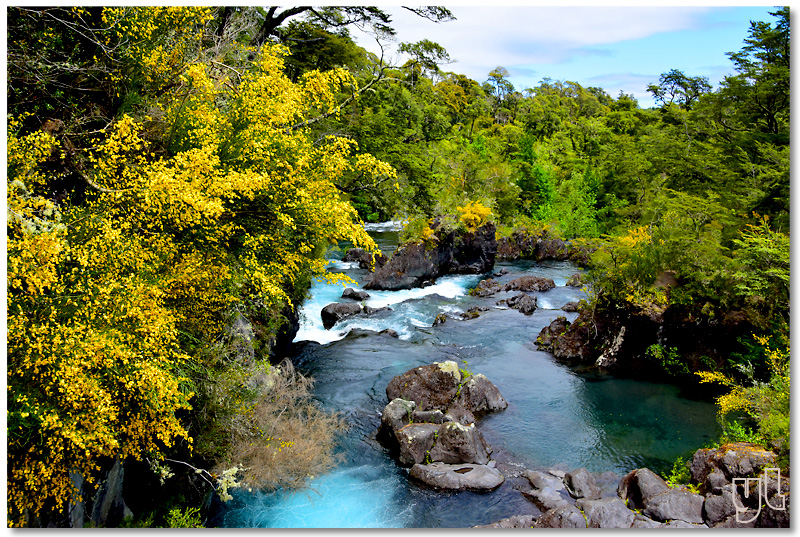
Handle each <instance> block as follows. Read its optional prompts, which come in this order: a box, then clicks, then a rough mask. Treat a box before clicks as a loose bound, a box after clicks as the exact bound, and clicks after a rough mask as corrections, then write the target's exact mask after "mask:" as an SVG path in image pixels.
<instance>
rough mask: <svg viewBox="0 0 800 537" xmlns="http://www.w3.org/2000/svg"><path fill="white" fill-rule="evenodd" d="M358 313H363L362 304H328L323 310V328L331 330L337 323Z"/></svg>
mask: <svg viewBox="0 0 800 537" xmlns="http://www.w3.org/2000/svg"><path fill="white" fill-rule="evenodd" d="M357 313H361V304H354V303H349V304H342V303H341V302H334V303H333V304H328V305H327V306H325V307H324V308H322V326H324V327H325V330H330V329H331V327H333V325H335V324H336V323H337V322H339V321H341V320H342V319H344V318H345V317H351V316H353V315H356V314H357Z"/></svg>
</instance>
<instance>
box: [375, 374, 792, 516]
mask: <svg viewBox="0 0 800 537" xmlns="http://www.w3.org/2000/svg"><path fill="white" fill-rule="evenodd" d="M386 394H387V397H388V398H389V400H390V402H389V404H387V405H386V407H385V408H384V410H383V413H382V417H381V426H380V429H379V432H378V438H379V439H380V440H381V442H382V443H383V444H384V445H386V446H387V447H388V448H389V450H390V452H391V453H393V454H394V456H395V457H396V458H397V461H398V463H399V464H400V465H401V466H406V467H408V466H410V467H411V469H410V471H409V478H411V479H414V480H416V481H417V482H419V483H422V484H423V485H424V486H428V487H431V488H433V489H435V490H442V491H446V490H449V491H462V490H476V491H484V492H490V491H493V490H495V489H497V488H498V487H499V486H500V485H501V484H503V483H504V482H505V481H506V479H512V480H514V481H515V486H514V490H516V491H517V492H518V493H519V494H521V495H522V496H523V497H524V498H526V499H527V500H529V501H530V502H532V503H533V504H534V505H535V507H536V508H537V509H538V511H539V514H536V515H518V516H513V517H509V518H506V519H503V520H500V521H497V522H495V523H492V524H488V525H484V526H479V527H484V528H522V527H535V528H659V527H667V528H703V527H722V528H754V527H765V528H766V527H770V528H773V527H788V526H789V514H790V501H789V479H788V478H787V477H786V476H780V475H779V474H778V473H776V472H777V470H776V469H775V468H774V466H775V464H776V455H775V453H773V452H771V451H767V450H765V449H763V448H762V447H759V446H756V445H753V444H748V443H735V444H726V445H723V446H721V447H718V448H715V449H700V450H697V451H696V452H695V454H694V457H693V459H692V461H691V465H690V474H691V479H690V482H689V483H688V484H687V485H670V484H668V483H667V482H666V481H665V480H664V479H663V478H662V477H661V476H659V475H657V474H656V473H655V472H653V471H652V470H650V469H648V468H638V469H635V470H632V471H630V472H628V473H627V474H625V475H624V476H622V477H620V476H619V475H617V474H614V473H613V472H606V473H604V474H593V473H591V472H589V471H588V470H587V469H586V468H577V469H574V470H572V471H570V472H564V471H561V470H557V469H546V470H541V469H526V470H523V471H520V470H519V469H518V468H515V466H514V465H510V464H498V463H497V461H495V460H493V459H492V457H491V455H492V452H493V450H492V448H491V447H490V446H489V445H488V444H487V443H486V441H485V440H484V438H483V436H482V434H481V432H480V430H479V428H478V427H477V425H476V421H475V420H476V416H480V415H482V414H484V413H486V412H495V411H500V410H504V409H505V408H506V407H507V406H508V403H507V402H506V400H505V399H504V398H503V396H502V395H501V394H500V392H499V390H498V389H497V387H495V386H494V384H492V383H491V381H489V379H487V378H486V377H485V376H483V375H480V374H479V375H471V374H470V375H468V374H465V372H463V371H460V370H459V369H458V365H457V364H456V363H455V362H453V361H446V362H443V363H438V362H435V363H433V364H430V365H427V366H420V367H417V368H414V369H412V370H409V371H407V372H406V373H403V374H402V375H398V376H396V377H394V378H393V379H392V380H391V381H390V382H389V385H388V386H387V388H386Z"/></svg>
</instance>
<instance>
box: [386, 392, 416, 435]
mask: <svg viewBox="0 0 800 537" xmlns="http://www.w3.org/2000/svg"><path fill="white" fill-rule="evenodd" d="M416 406H417V404H416V403H415V402H414V401H406V400H405V399H400V398H397V399H392V401H391V402H389V404H388V405H386V406H385V407H383V413H382V414H381V428H380V430H379V432H378V435H379V436H383V437H384V438H390V437H394V435H395V434H396V432H397V431H399V430H400V429H402V428H403V427H405V426H406V425H408V424H409V423H411V420H412V416H413V412H414V408H415V407H416Z"/></svg>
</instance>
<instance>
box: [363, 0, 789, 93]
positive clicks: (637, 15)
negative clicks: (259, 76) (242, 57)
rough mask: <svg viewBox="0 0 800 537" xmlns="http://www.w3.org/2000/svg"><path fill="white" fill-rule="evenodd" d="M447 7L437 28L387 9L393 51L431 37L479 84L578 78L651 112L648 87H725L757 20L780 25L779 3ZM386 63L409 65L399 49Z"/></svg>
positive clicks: (368, 40) (522, 85) (369, 42)
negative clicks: (495, 79)
mask: <svg viewBox="0 0 800 537" xmlns="http://www.w3.org/2000/svg"><path fill="white" fill-rule="evenodd" d="M445 5H447V4H445ZM447 7H448V8H449V9H450V11H451V12H452V13H453V15H455V17H456V19H457V20H455V21H450V22H445V23H439V24H436V23H433V22H430V21H427V20H425V19H422V18H420V17H417V16H416V15H414V14H412V13H410V12H409V11H407V10H405V9H403V8H401V7H396V6H387V5H382V6H381V9H383V10H384V11H386V12H387V13H389V14H391V15H392V26H393V27H394V28H395V30H396V31H397V36H396V40H397V41H396V42H395V43H392V44H391V45H392V47H393V48H394V50H395V51H396V46H397V45H398V44H399V43H400V42H416V41H419V40H421V39H430V40H431V41H435V42H437V43H439V44H440V45H442V46H443V47H444V48H445V49H446V50H447V51H448V53H449V54H450V56H451V58H453V59H454V60H456V61H455V62H454V63H451V64H449V65H444V66H441V68H442V70H444V71H452V72H456V73H461V74H464V75H467V76H468V77H470V78H472V79H474V80H476V81H478V82H479V83H483V82H484V81H486V79H487V78H488V74H489V71H491V70H492V69H494V68H495V67H497V66H502V67H505V68H506V69H507V70H508V72H509V75H510V76H509V77H508V80H509V81H510V82H511V83H512V84H513V85H514V87H515V89H517V90H520V91H521V90H524V89H526V88H531V87H535V86H537V85H538V84H539V82H540V81H541V80H542V79H544V78H550V79H552V80H562V81H572V82H577V83H579V84H580V85H581V86H584V87H589V86H597V87H601V88H603V89H604V90H606V92H607V93H608V94H610V95H611V96H612V97H617V96H618V95H619V93H620V91H622V92H625V93H626V94H632V95H633V96H634V97H635V98H636V99H637V100H638V101H639V105H640V106H641V107H642V108H648V107H651V106H654V102H653V100H652V95H650V94H649V93H647V85H648V84H650V83H658V79H659V76H660V75H661V74H662V73H666V72H668V71H670V70H671V69H678V70H681V71H683V72H684V73H685V74H686V75H687V76H692V77H696V76H704V77H708V79H709V82H710V83H711V84H712V86H714V87H715V88H716V87H717V86H718V84H719V82H720V81H721V80H722V79H723V78H724V77H725V76H726V75H730V74H733V73H734V71H733V64H732V63H731V61H730V60H729V59H728V57H727V56H726V53H727V52H737V51H739V50H740V49H741V48H742V46H743V44H744V39H745V38H746V37H747V36H748V32H749V29H750V21H751V20H762V21H767V22H770V23H773V22H774V21H775V18H774V17H772V16H771V15H770V14H769V11H775V8H774V7H773V5H771V4H770V5H763V6H753V5H751V6H731V5H729V6H714V5H705V6H693V5H690V4H688V5H683V6H669V5H667V6H661V7H641V6H638V5H630V6H625V5H615V6H611V5H609V6H599V5H584V6H562V7H554V6H537V5H530V4H528V5H525V4H523V5H503V6H492V7H490V6H477V5H447ZM351 31H352V35H353V37H354V38H355V39H356V40H357V42H358V43H359V45H361V46H363V47H364V48H366V49H367V50H370V51H372V52H376V53H378V52H379V48H378V47H377V45H376V43H375V41H374V39H373V38H372V37H370V36H369V35H367V34H365V33H361V32H359V31H358V30H355V29H353V30H351ZM390 50H391V47H390ZM387 57H388V58H389V59H390V60H394V61H396V62H398V63H402V61H403V58H402V57H400V56H399V55H398V54H396V52H394V53H391V52H390V53H388V54H387Z"/></svg>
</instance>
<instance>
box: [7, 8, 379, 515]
mask: <svg viewBox="0 0 800 537" xmlns="http://www.w3.org/2000/svg"><path fill="white" fill-rule="evenodd" d="M131 9H132V11H131ZM142 9H144V8H142ZM142 9H138V8H113V9H109V10H106V14H107V15H108V16H109V17H116V18H115V19H114V20H117V21H118V22H119V26H118V29H119V31H120V32H122V34H124V36H127V37H126V38H128V39H130V40H131V42H132V43H134V44H137V43H138V44H139V45H137V46H139V47H140V48H137V49H136V54H142V55H145V53H146V52H148V51H149V53H151V54H156V56H158V55H159V54H162V56H159V58H160V59H158V60H157V62H156V63H158V62H165V63H166V65H164V66H163V69H164V73H166V72H167V71H168V70H171V69H178V70H179V75H176V77H175V80H176V81H177V83H176V84H173V85H172V86H171V87H170V88H169V89H166V90H164V91H163V92H161V93H160V94H159V97H158V99H159V100H158V102H155V103H154V104H153V106H157V107H158V108H160V109H161V110H162V112H163V114H162V115H161V116H159V118H158V119H155V120H154V119H152V118H146V119H145V120H144V122H147V125H148V132H149V133H150V134H149V138H148V137H147V136H145V135H144V134H143V133H144V122H143V121H142V120H139V119H136V118H134V117H133V116H132V115H122V116H121V117H120V118H119V119H118V120H117V121H116V123H115V124H114V125H113V126H112V127H111V128H109V129H107V132H103V133H100V134H99V135H98V137H97V139H96V141H95V143H94V144H93V148H92V149H90V150H87V151H86V153H85V154H86V158H85V161H84V166H83V168H82V169H81V170H80V171H79V172H78V173H79V174H80V175H82V176H83V181H82V182H81V184H83V185H85V188H86V196H85V200H84V201H82V202H81V203H79V204H62V205H56V204H55V202H54V201H53V200H51V199H49V198H48V194H49V191H48V189H47V183H48V181H50V180H52V178H51V177H49V176H48V174H47V173H46V172H45V171H44V170H45V169H46V166H45V165H44V163H45V161H46V160H48V159H53V158H58V156H57V155H58V154H59V150H60V148H59V144H58V142H57V141H56V140H55V139H54V138H53V137H51V136H49V135H47V134H46V133H44V132H42V131H34V132H30V133H27V134H22V133H20V132H19V129H20V127H19V125H20V122H19V120H18V119H17V118H12V119H11V121H9V131H8V144H7V147H8V177H7V180H8V198H7V207H8V211H9V219H8V252H7V253H8V287H7V297H8V397H9V399H8V400H9V405H8V416H7V421H8V498H9V502H8V504H9V512H8V520H9V524H11V525H19V524H23V523H24V521H25V519H26V516H36V515H37V514H38V513H40V512H41V511H42V510H43V509H45V508H47V509H52V508H55V509H57V510H58V509H63V508H65V506H66V504H67V502H69V501H74V500H75V499H76V497H77V494H78V491H76V490H74V486H73V484H72V481H71V479H70V473H71V472H76V473H78V474H81V475H83V476H84V477H85V479H86V480H87V482H89V483H92V482H94V481H96V476H97V471H98V470H99V469H100V466H99V465H100V462H101V460H102V459H103V458H106V457H109V458H113V457H123V458H125V457H134V458H142V457H147V458H148V459H150V460H156V461H157V460H159V459H161V458H162V457H163V456H164V453H165V450H168V449H169V448H170V447H172V446H175V445H176V444H177V443H178V442H183V443H184V445H185V446H188V447H190V446H191V445H192V439H191V438H190V437H189V433H188V432H187V430H186V426H185V424H183V423H181V421H180V419H179V418H178V415H179V414H180V412H181V411H182V410H183V409H188V408H190V405H191V404H192V397H193V395H194V394H193V392H194V391H195V388H196V386H195V385H194V384H193V382H194V381H193V380H190V379H189V375H188V374H187V373H185V372H186V371H190V370H193V368H196V367H197V366H198V363H199V361H200V360H201V359H205V358H206V357H207V353H208V349H209V347H210V343H211V342H213V341H214V339H215V338H217V337H219V335H220V334H221V333H222V331H223V329H224V323H225V319H226V314H227V313H228V312H230V311H231V308H232V307H234V306H236V305H237V304H239V303H242V302H244V301H247V300H251V301H252V300H257V301H258V303H259V304H263V305H264V307H267V308H280V307H283V306H284V305H287V304H288V305H291V296H290V293H289V292H288V291H289V290H292V289H293V288H294V287H295V286H296V285H297V284H298V283H299V282H301V281H302V280H303V276H304V275H305V276H308V275H315V276H318V277H320V278H324V279H328V280H330V281H336V280H341V279H346V277H344V276H342V275H336V274H331V273H328V272H327V271H326V270H325V265H326V263H325V260H324V259H323V256H322V254H323V253H324V251H325V249H326V248H327V246H328V245H329V244H331V243H334V242H336V241H340V240H348V241H351V242H352V243H353V244H354V245H356V246H360V247H366V248H368V249H370V250H374V249H375V244H374V242H373V241H372V239H371V238H370V237H369V235H367V234H366V232H365V231H364V229H363V226H361V225H360V222H359V220H358V217H357V213H356V211H355V210H354V208H353V207H352V205H350V203H348V202H347V201H346V200H344V199H343V198H342V197H341V196H340V195H339V192H338V190H337V188H336V186H335V182H336V181H337V180H340V179H342V178H345V177H347V176H348V175H353V176H355V175H365V176H388V177H394V173H395V172H394V171H393V170H392V169H391V168H390V167H389V166H388V165H386V164H385V163H383V162H380V161H378V160H376V159H374V158H373V157H371V156H368V155H362V154H358V153H357V150H358V148H357V146H356V144H355V143H354V142H353V141H351V140H346V139H342V138H335V137H330V138H327V139H324V140H321V141H318V142H317V143H314V141H312V140H310V139H309V137H308V136H307V135H306V133H305V132H304V128H303V126H304V124H306V123H307V122H308V121H309V120H311V119H313V118H314V117H317V116H318V115H319V114H321V113H329V112H331V111H333V112H335V109H336V100H335V97H336V95H340V94H341V93H342V91H345V93H346V89H343V88H349V87H350V86H351V85H354V81H353V80H352V78H351V77H350V75H348V74H347V73H345V72H344V71H335V72H331V73H311V74H309V75H307V76H306V77H305V78H304V79H303V80H301V81H300V82H299V83H296V84H295V83H292V82H291V81H290V80H289V79H288V78H287V77H286V76H285V75H284V74H283V59H282V54H283V53H284V52H285V51H284V50H283V49H281V48H280V47H277V46H274V47H273V46H266V47H265V48H264V50H263V52H262V54H261V55H260V56H258V57H257V58H256V60H255V62H254V67H253V69H251V70H249V71H247V72H246V73H244V74H243V76H242V79H241V81H240V82H239V84H238V87H236V88H234V87H231V86H229V85H227V84H225V81H222V80H218V79H215V78H213V77H211V76H210V75H209V70H208V66H207V65H204V64H199V63H191V62H184V63H181V62H179V61H177V59H174V58H172V56H169V57H165V56H163V54H168V53H167V52H165V51H168V50H169V49H168V48H166V46H165V48H158V47H151V48H149V49H148V48H147V47H148V46H150V45H148V44H146V43H145V41H146V39H147V38H148V36H157V35H158V32H160V31H161V29H163V27H162V26H159V25H160V24H161V23H162V22H163V24H164V25H167V26H169V25H175V24H177V22H176V21H178V20H179V19H176V18H175V17H188V13H189V12H192V13H193V11H192V10H198V12H197V13H195V15H193V16H196V21H199V22H197V24H202V23H203V20H205V19H204V18H203V17H205V15H204V13H206V12H205V11H203V10H202V9H200V8H148V9H150V11H147V10H144V11H142ZM115 10H116V11H115ZM120 10H122V11H120ZM159 10H161V11H159ZM180 10H189V11H188V12H183V11H180ZM144 12H147V16H145V15H143V13H144ZM160 17H163V19H164V20H163V21H159V18H160ZM190 18H191V17H190ZM109 20H110V19H109ZM180 20H183V19H180ZM192 20H195V19H192ZM184 22H185V21H184ZM181 24H183V23H181ZM126 25H127V26H126ZM136 25H140V26H136ZM195 27H196V25H195V23H194V22H193V23H192V24H191V25H189V26H186V28H187V29H186V30H185V32H184V33H183V34H180V35H177V34H176V35H173V36H172V37H171V39H173V40H181V39H182V40H184V41H185V42H188V41H187V40H189V39H190V37H191V36H192V35H194V34H193V32H194V31H195V30H194V28H195ZM160 28H161V29H160ZM160 43H161V45H163V44H164V43H165V42H163V41H162V42H160ZM161 45H158V46H161ZM154 51H155V52H154ZM143 58H144V59H142V62H143V63H142V66H143V68H146V67H147V65H149V64H148V63H147V62H150V61H151V60H149V59H146V58H145V57H144V56H143ZM148 58H149V56H148ZM173 59H174V60H175V62H173ZM152 61H156V60H152ZM181 61H183V60H181ZM154 76H158V77H162V76H168V75H166V74H163V73H162V74H159V73H158V72H155V71H154ZM152 129H155V130H154V131H153V130H152ZM152 132H157V133H160V135H161V136H162V138H161V139H160V142H159V148H155V147H153V146H154V145H155V144H154V142H153V140H152ZM165 147H166V150H165V149H164V148H165ZM246 411H247V409H245V412H246ZM286 447H290V444H286V445H280V446H278V448H277V449H278V450H279V451H280V450H282V449H284V448H286ZM228 477H229V478H232V476H228ZM229 485H230V486H233V484H232V483H229ZM26 513H27V515H26Z"/></svg>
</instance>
